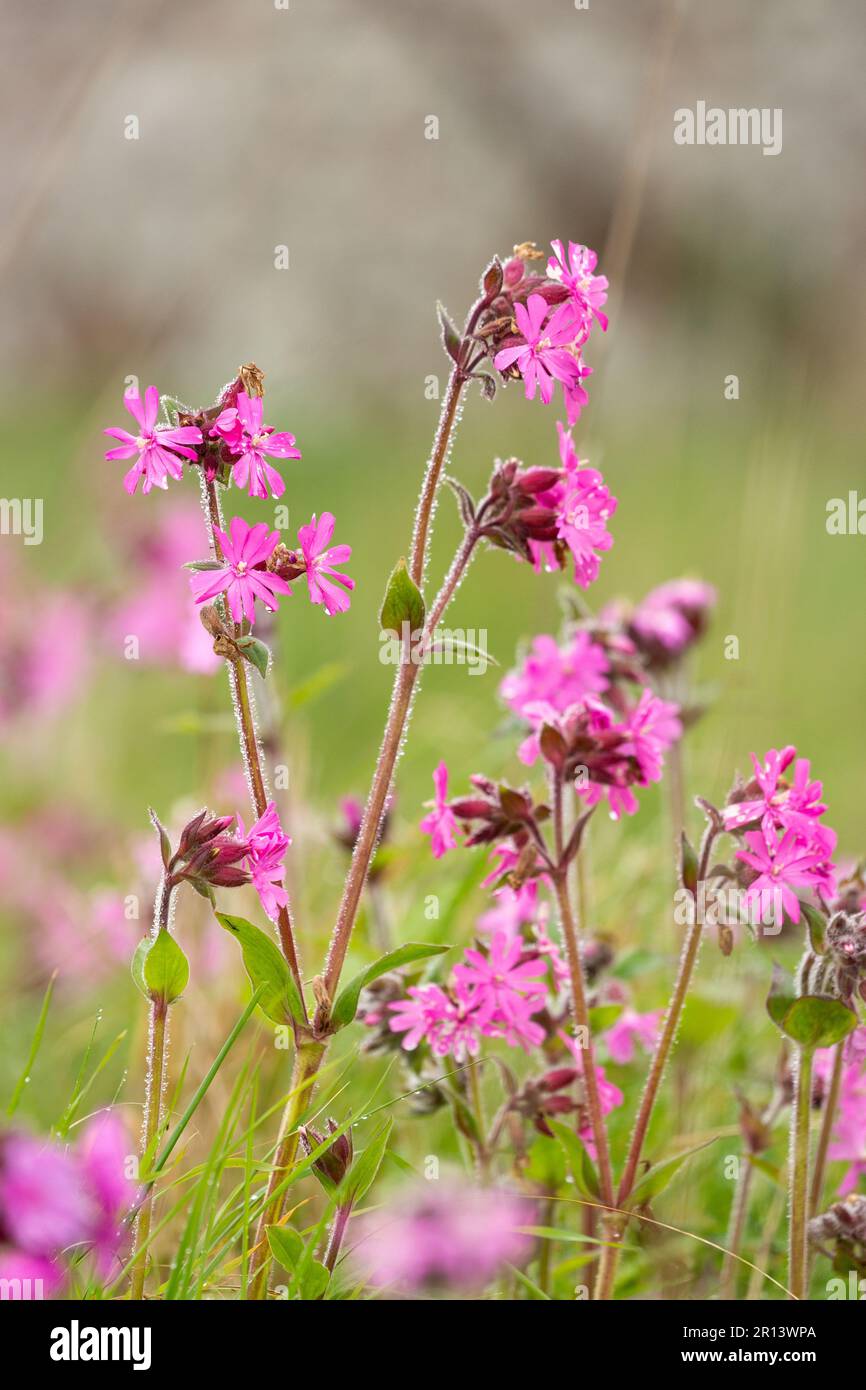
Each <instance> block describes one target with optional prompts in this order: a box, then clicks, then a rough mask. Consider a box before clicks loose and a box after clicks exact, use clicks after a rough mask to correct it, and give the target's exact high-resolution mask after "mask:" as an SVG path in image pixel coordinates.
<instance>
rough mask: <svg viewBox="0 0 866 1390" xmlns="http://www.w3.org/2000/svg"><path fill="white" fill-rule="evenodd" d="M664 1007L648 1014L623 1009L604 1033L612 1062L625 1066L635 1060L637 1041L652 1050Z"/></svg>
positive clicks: (656, 1039) (648, 1050)
mask: <svg viewBox="0 0 866 1390" xmlns="http://www.w3.org/2000/svg"><path fill="white" fill-rule="evenodd" d="M663 1014H664V1009H654V1010H653V1011H652V1012H651V1013H648V1014H639V1013H636V1012H635V1010H634V1009H623V1011H622V1013H621V1014H620V1016H619V1018H618V1019H617V1020H616V1022H615V1023H614V1024H613V1026H612V1027H610V1028H608V1030H607V1032H605V1033H603V1034H602V1037H603V1039H604V1041H605V1042H606V1043H607V1050H608V1052H609V1053H610V1059H611V1061H612V1062H617V1063H619V1065H620V1066H625V1065H626V1064H627V1063H628V1062H632V1061H633V1060H634V1052H635V1042H639V1043H640V1044H641V1046H642V1047H644V1048H645V1049H646V1051H647V1052H652V1051H653V1050H654V1048H655V1045H656V1043H657V1042H658V1035H659V1027H660V1026H661V1020H662V1016H663Z"/></svg>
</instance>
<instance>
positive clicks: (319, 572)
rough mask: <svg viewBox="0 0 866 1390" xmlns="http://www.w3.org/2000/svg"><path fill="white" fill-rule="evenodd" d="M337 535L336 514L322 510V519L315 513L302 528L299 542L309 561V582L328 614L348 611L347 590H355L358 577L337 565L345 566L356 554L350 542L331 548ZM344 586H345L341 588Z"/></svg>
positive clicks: (317, 601)
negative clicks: (344, 591)
mask: <svg viewBox="0 0 866 1390" xmlns="http://www.w3.org/2000/svg"><path fill="white" fill-rule="evenodd" d="M333 534H334V517H333V515H332V513H331V512H322V515H321V517H320V518H319V520H318V521H317V520H316V513H315V512H313V518H312V521H310V522H309V523H308V525H306V526H301V527H300V528H299V530H298V541H299V542H300V546H301V552H302V554H303V556H304V562H305V564H306V567H307V568H306V575H307V585H308V586H309V590H310V598H311V600H312V602H313V603H321V604H323V605H324V609H325V612H326V613H327V614H328V617H331V616H332V615H333V614H334V613H345V612H346V610H347V609H348V607H349V604H350V602H351V600H350V598H349V595H348V594H347V593H343V589H348V590H350V591H351V590H352V589H354V587H355V581H354V579H350V578H349V576H348V575H347V574H342V573H341V572H340V571H339V570H338V569H337V568H336V566H337V565H345V564H346V563H347V562H348V561H349V560H350V559H351V557H352V547H351V546H350V545H334V546H331V548H330V549H328V545H329V542H330V539H331V537H332V536H333ZM340 586H342V587H340Z"/></svg>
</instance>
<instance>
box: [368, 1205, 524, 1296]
mask: <svg viewBox="0 0 866 1390" xmlns="http://www.w3.org/2000/svg"><path fill="white" fill-rule="evenodd" d="M534 1218H535V1207H534V1203H532V1202H531V1201H530V1200H529V1199H527V1198H524V1197H522V1196H512V1195H511V1194H508V1193H504V1192H500V1191H497V1189H496V1188H493V1187H484V1188H476V1187H470V1186H468V1185H466V1184H465V1183H463V1182H458V1181H457V1180H456V1179H455V1180H447V1181H439V1182H435V1183H427V1184H424V1185H417V1186H413V1187H412V1188H410V1189H408V1190H404V1191H403V1192H402V1193H401V1194H399V1195H398V1196H397V1197H396V1198H395V1199H393V1200H392V1201H391V1202H389V1203H386V1204H385V1205H383V1206H381V1207H379V1208H378V1209H377V1210H376V1211H375V1212H373V1213H371V1214H370V1216H369V1217H367V1218H366V1219H365V1220H364V1221H363V1222H362V1223H359V1227H360V1235H359V1240H358V1242H357V1243H356V1245H355V1256H356V1260H357V1261H358V1262H360V1264H361V1266H362V1267H363V1268H364V1270H365V1271H366V1273H367V1277H368V1278H369V1279H370V1281H371V1282H372V1283H374V1284H376V1285H379V1286H383V1287H387V1288H393V1289H394V1291H395V1292H397V1293H400V1292H403V1293H407V1294H413V1293H421V1292H422V1291H425V1290H429V1291H432V1292H435V1291H437V1290H438V1291H440V1292H443V1293H445V1292H447V1291H448V1290H449V1289H451V1290H465V1291H468V1292H471V1291H473V1290H480V1289H481V1288H482V1287H483V1286H484V1285H485V1284H487V1283H489V1282H490V1280H491V1279H493V1278H495V1277H496V1275H497V1273H498V1272H499V1271H500V1270H501V1269H502V1268H503V1266H505V1265H506V1264H515V1263H517V1264H519V1263H521V1262H522V1261H524V1260H525V1259H527V1258H528V1256H529V1254H530V1252H531V1250H532V1239H531V1237H530V1236H528V1235H525V1234H524V1233H523V1232H522V1230H521V1227H525V1226H529V1225H531V1223H532V1221H533V1220H534Z"/></svg>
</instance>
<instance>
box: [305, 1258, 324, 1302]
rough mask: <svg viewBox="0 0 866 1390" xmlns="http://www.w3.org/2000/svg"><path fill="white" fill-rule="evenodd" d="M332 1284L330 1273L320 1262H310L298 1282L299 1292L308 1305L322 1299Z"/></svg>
mask: <svg viewBox="0 0 866 1390" xmlns="http://www.w3.org/2000/svg"><path fill="white" fill-rule="evenodd" d="M330 1282H331V1275H330V1271H329V1270H328V1269H327V1268H326V1267H325V1265H323V1264H321V1263H320V1262H319V1261H318V1260H310V1261H309V1263H308V1264H307V1265H306V1267H305V1268H304V1269H303V1270H302V1272H301V1274H300V1278H299V1280H298V1285H299V1288H298V1292H299V1293H300V1295H301V1298H302V1299H303V1300H304V1301H305V1302H307V1303H315V1302H316V1300H317V1299H319V1298H321V1297H322V1295H323V1294H324V1292H325V1290H326V1288H327V1287H328V1285H329V1283H330Z"/></svg>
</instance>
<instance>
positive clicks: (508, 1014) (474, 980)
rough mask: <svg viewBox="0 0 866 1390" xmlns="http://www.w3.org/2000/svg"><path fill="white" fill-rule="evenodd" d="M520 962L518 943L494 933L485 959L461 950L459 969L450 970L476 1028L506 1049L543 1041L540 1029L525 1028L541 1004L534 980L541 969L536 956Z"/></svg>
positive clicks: (539, 989)
mask: <svg viewBox="0 0 866 1390" xmlns="http://www.w3.org/2000/svg"><path fill="white" fill-rule="evenodd" d="M522 957H523V941H522V939H521V938H520V937H518V936H513V935H511V934H510V933H509V932H507V931H502V930H501V929H497V930H495V931H494V932H493V934H492V937H491V940H490V946H489V948H488V950H487V953H486V954H483V953H482V952H481V951H476V950H472V949H467V950H466V951H464V953H463V961H462V962H461V964H460V965H456V966H455V967H454V979H455V980H456V982H457V987H458V992H459V994H460V997H461V998H462V999H464V1000H465V1001H466V1003H467V1004H468V1005H469V1007H470V1008H471V1009H472V1010H473V1012H475V1014H476V1016H477V1022H478V1026H479V1027H480V1028H482V1030H484V1031H485V1032H486V1031H490V1032H491V1033H499V1032H501V1033H502V1035H503V1036H504V1037H505V1038H506V1040H507V1041H508V1042H509V1044H510V1045H511V1046H514V1045H515V1042H517V1043H520V1044H521V1045H525V1044H527V1043H529V1044H532V1045H537V1044H538V1043H540V1042H541V1041H542V1040H543V1038H544V1029H543V1028H540V1027H539V1026H538V1025H537V1024H532V1023H530V1021H529V1015H530V1014H532V1013H534V1012H535V1011H536V1010H537V1009H539V1008H540V1007H541V1005H542V1004H543V1002H544V998H545V992H546V991H545V985H544V984H543V983H542V980H541V979H540V977H541V976H543V975H545V974H546V972H547V965H546V963H545V962H544V961H543V960H541V959H539V957H538V956H535V957H532V958H531V959H529V960H523V959H522ZM490 1025H494V1027H493V1028H490Z"/></svg>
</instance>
